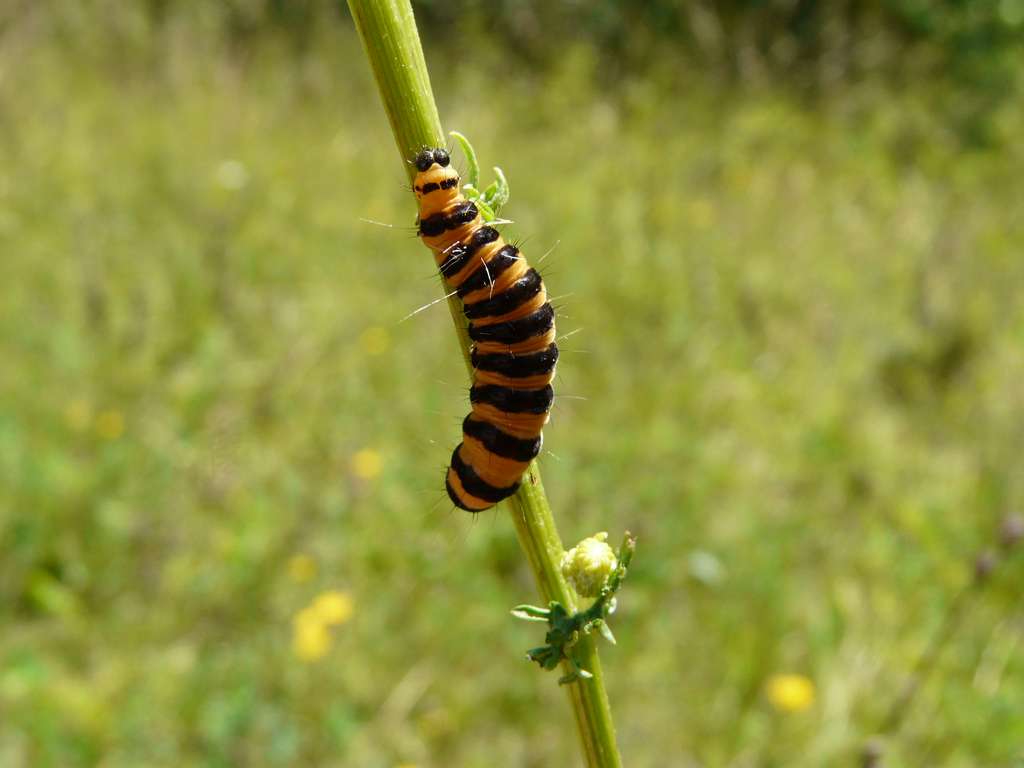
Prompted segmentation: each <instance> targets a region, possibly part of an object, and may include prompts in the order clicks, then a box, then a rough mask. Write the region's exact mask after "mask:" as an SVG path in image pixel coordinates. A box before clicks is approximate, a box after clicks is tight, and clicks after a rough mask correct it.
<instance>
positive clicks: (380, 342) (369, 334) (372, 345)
mask: <svg viewBox="0 0 1024 768" xmlns="http://www.w3.org/2000/svg"><path fill="white" fill-rule="evenodd" d="M359 341H360V342H362V345H363V349H365V350H366V354H368V355H383V354H384V353H385V352H387V351H388V348H389V347H390V346H391V337H390V336H389V335H388V332H387V329H386V328H381V327H380V326H379V325H373V326H370V327H369V328H367V329H366V330H365V331H363V335H362V336H360V337H359Z"/></svg>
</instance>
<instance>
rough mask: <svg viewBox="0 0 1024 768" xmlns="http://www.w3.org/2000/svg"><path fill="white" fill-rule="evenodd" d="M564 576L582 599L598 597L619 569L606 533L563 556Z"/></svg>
mask: <svg viewBox="0 0 1024 768" xmlns="http://www.w3.org/2000/svg"><path fill="white" fill-rule="evenodd" d="M561 567H562V575H563V576H565V578H566V579H567V580H568V581H569V583H570V584H572V586H573V588H574V589H575V590H576V593H577V594H578V595H579V596H580V597H597V596H598V595H599V594H600V593H601V588H602V587H603V586H604V585H605V582H606V581H607V580H608V577H609V576H610V575H611V574H612V572H613V571H614V570H615V569H616V568H618V567H619V561H618V560H617V559H616V557H615V550H613V549H612V548H611V547H610V546H608V534H607V533H606V532H605V531H602V532H601V533H595V534H594V535H593V536H591V537H590V538H588V539H584V540H583V541H581V542H580V543H579V544H577V545H576V546H575V547H573V548H572V549H570V550H569V551H568V552H566V553H565V554H563V555H562V563H561Z"/></svg>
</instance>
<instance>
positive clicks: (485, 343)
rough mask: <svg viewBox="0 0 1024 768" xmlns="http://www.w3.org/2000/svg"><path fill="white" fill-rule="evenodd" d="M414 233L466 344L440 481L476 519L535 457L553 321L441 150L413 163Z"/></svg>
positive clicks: (537, 287) (544, 297)
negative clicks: (464, 394)
mask: <svg viewBox="0 0 1024 768" xmlns="http://www.w3.org/2000/svg"><path fill="white" fill-rule="evenodd" d="M414 162H415V165H416V170H417V171H418V173H417V175H416V179H415V181H414V182H413V189H414V191H415V193H416V199H417V201H418V202H419V218H418V219H417V231H418V233H419V236H420V237H421V238H422V240H423V242H424V243H425V244H426V245H427V247H428V248H430V249H431V250H432V251H433V252H434V258H435V260H436V262H437V266H438V268H439V269H440V270H441V274H442V275H444V278H445V280H446V281H447V282H448V284H449V285H450V286H451V288H452V289H453V290H454V291H455V292H456V293H457V294H458V296H459V298H461V299H462V303H463V311H464V312H465V314H466V318H467V319H468V320H469V337H470V339H472V341H473V350H472V364H473V387H472V389H470V394H469V399H470V402H471V403H472V410H471V411H470V413H469V415H468V416H466V419H465V420H464V421H463V424H462V442H461V443H459V445H458V446H457V447H456V448H455V450H454V451H453V452H452V458H451V463H450V465H449V467H448V473H447V477H446V480H445V486H446V488H447V491H448V496H449V497H450V498H451V500H452V503H454V504H455V506H457V507H459V508H461V509H465V510H468V511H469V512H481V511H483V510H485V509H489V508H490V507H492V506H494V505H495V504H497V503H498V502H499V501H501V500H502V499H505V498H507V497H509V496H511V495H512V494H513V493H515V491H516V489H517V488H518V487H519V480H520V478H521V477H522V475H523V472H525V471H526V468H527V466H529V464H530V462H531V461H532V460H533V459H534V457H536V456H537V454H538V453H540V448H541V444H542V442H543V438H542V435H541V430H542V429H543V428H544V425H545V424H546V423H547V421H548V414H549V412H550V410H551V403H552V400H553V399H554V393H553V391H552V389H551V380H552V379H553V378H554V375H555V364H556V362H557V361H558V347H557V346H556V345H555V313H554V309H553V308H552V306H551V304H550V302H549V301H548V294H547V290H546V289H545V287H544V281H543V280H542V279H541V277H540V274H539V273H538V272H537V271H536V270H535V269H532V268H531V267H530V266H529V265H528V264H527V263H526V259H525V258H524V257H523V255H522V254H521V253H520V252H519V249H518V248H516V247H515V246H513V245H510V244H508V243H506V242H505V240H504V238H502V236H501V234H500V233H499V232H498V231H497V230H496V229H495V228H494V227H491V226H488V225H487V224H486V223H485V222H484V220H483V218H482V217H481V216H480V212H479V210H477V207H476V204H475V203H473V202H472V201H470V200H467V199H466V197H465V196H464V195H463V194H462V190H461V187H460V184H459V174H458V172H457V171H456V170H455V169H454V168H452V167H451V162H450V158H449V156H448V153H447V152H446V151H445V150H443V149H425V150H423V151H422V152H420V153H419V154H418V155H417V156H416V159H415V161H414Z"/></svg>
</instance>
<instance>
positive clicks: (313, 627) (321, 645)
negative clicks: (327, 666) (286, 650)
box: [292, 608, 331, 661]
mask: <svg viewBox="0 0 1024 768" xmlns="http://www.w3.org/2000/svg"><path fill="white" fill-rule="evenodd" d="M292 650H293V651H295V655H296V656H298V657H299V658H300V659H301V660H302V661H318V660H319V659H322V658H323V657H324V656H326V655H327V652H328V651H330V650H331V633H330V632H328V631H327V625H326V624H324V622H323V621H322V620H321V619H320V617H319V616H318V615H317V613H316V611H314V610H313V609H312V608H303V609H302V610H301V611H299V612H298V613H297V614H295V618H294V619H292Z"/></svg>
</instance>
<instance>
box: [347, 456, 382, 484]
mask: <svg viewBox="0 0 1024 768" xmlns="http://www.w3.org/2000/svg"><path fill="white" fill-rule="evenodd" d="M382 464H383V461H382V460H381V457H380V454H379V453H378V452H377V451H375V450H373V448H363V449H362V450H361V451H356V452H355V453H354V454H353V455H352V472H353V473H354V474H355V476H356V477H359V478H362V479H363V480H372V479H373V478H375V477H377V475H379V474H380V468H381V465H382Z"/></svg>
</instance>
